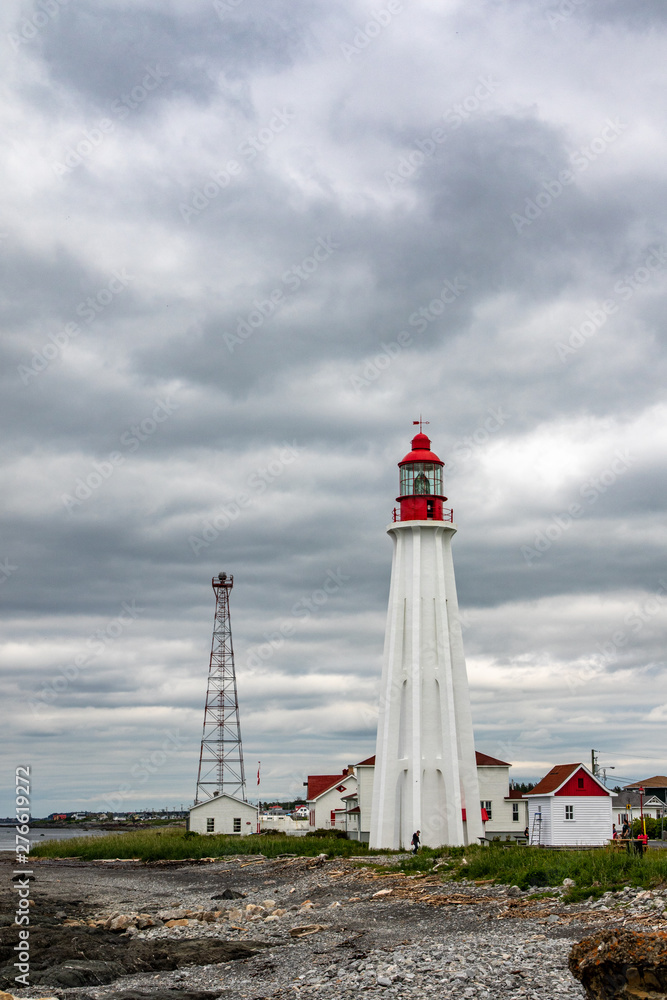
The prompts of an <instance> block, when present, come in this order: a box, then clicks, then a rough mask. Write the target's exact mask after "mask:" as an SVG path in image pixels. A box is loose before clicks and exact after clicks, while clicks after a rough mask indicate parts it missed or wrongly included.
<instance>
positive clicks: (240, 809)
mask: <svg viewBox="0 0 667 1000" xmlns="http://www.w3.org/2000/svg"><path fill="white" fill-rule="evenodd" d="M188 830H192V832H193V833H224V834H235V835H236V836H240V837H247V836H248V834H250V833H256V831H257V806H253V805H251V804H250V803H249V802H245V801H244V800H243V799H239V798H237V797H236V796H235V795H228V794H227V793H226V792H222V793H221V794H220V795H215V794H214V795H213V796H212V797H211V798H210V799H207V800H206V801H205V802H198V803H197V805H195V806H193V807H192V808H191V809H190V816H189V819H188Z"/></svg>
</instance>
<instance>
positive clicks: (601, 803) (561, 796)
mask: <svg viewBox="0 0 667 1000" xmlns="http://www.w3.org/2000/svg"><path fill="white" fill-rule="evenodd" d="M612 794H613V793H612V792H611V791H610V790H609V789H608V788H606V787H605V786H604V785H603V783H602V782H601V781H600V779H599V778H597V777H596V776H595V775H594V774H592V773H591V772H590V771H589V770H588V768H587V767H585V766H584V765H583V764H557V765H556V766H555V767H552V768H551V770H550V771H549V773H548V774H546V775H545V776H544V777H543V778H542V780H541V781H539V782H538V784H537V785H535V787H534V788H533V789H532V791H530V792H524V795H523V797H524V798H525V799H526V800H527V802H528V830H529V834H530V843H531V844H540V845H542V846H543V847H565V846H570V847H576V846H589V847H593V846H597V845H600V844H606V843H607V841H608V840H609V839H610V838H611V835H612V808H611V800H612Z"/></svg>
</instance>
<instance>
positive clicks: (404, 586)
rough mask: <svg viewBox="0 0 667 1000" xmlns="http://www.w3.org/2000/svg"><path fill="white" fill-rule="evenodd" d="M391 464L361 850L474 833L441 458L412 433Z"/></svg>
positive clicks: (466, 706) (476, 805)
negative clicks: (366, 842) (387, 573)
mask: <svg viewBox="0 0 667 1000" xmlns="http://www.w3.org/2000/svg"><path fill="white" fill-rule="evenodd" d="M419 423H420V433H419V434H417V435H415V437H414V438H413V440H412V451H410V452H409V454H407V455H406V456H405V458H404V459H403V460H402V461H401V462H399V463H398V464H399V468H400V470H401V473H400V476H401V485H400V493H401V495H400V496H399V497H397V498H396V499H397V500H398V502H399V503H400V510H398V511H397V510H394V523H393V524H390V525H389V527H388V528H387V532H388V534H389V535H390V536H391V538H392V541H393V543H394V557H393V562H392V569H391V589H390V593H389V610H388V614H387V631H386V636H385V647H384V666H383V670H382V687H381V695H380V715H379V719H378V732H377V750H376V760H375V777H374V783H373V810H372V815H371V832H370V846H371V847H385V848H393V849H400V848H405V847H407V846H408V845H409V844H410V840H411V838H412V834H413V833H414V832H415V831H416V830H420V831H421V841H422V843H423V844H425V845H426V846H428V847H439V846H440V845H443V844H468V843H476V841H477V837H479V836H481V835H482V834H483V829H482V817H481V808H480V801H479V788H478V783H477V767H476V762H475V746H474V741H473V731H472V716H471V712H470V696H469V694H468V678H467V674H466V665H465V659H464V656H463V639H462V635H461V623H460V619H459V610H458V602H457V599H456V584H455V582H454V564H453V562H452V548H451V545H452V537H453V535H454V533H455V532H456V525H455V524H454V523H453V515H452V511H451V510H449V509H447V508H446V507H443V501H445V500H446V499H447V497H445V496H443V492H442V469H443V464H444V463H443V462H441V461H440V459H439V458H438V456H437V455H435V454H434V453H433V452H432V451H431V442H430V441H429V439H428V437H427V436H426V434H423V433H422V431H421V421H420V422H419Z"/></svg>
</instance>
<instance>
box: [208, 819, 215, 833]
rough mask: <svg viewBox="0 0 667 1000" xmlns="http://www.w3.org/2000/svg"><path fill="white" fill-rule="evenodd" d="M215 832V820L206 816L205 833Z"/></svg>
mask: <svg viewBox="0 0 667 1000" xmlns="http://www.w3.org/2000/svg"><path fill="white" fill-rule="evenodd" d="M214 830H215V820H214V819H213V817H212V816H208V817H207V819H206V832H207V833H213V831H214Z"/></svg>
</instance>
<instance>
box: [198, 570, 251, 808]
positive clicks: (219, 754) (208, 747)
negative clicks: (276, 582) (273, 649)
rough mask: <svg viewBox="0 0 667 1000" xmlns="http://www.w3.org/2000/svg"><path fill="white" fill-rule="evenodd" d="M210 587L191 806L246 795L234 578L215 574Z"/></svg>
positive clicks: (224, 574) (243, 797) (242, 797)
mask: <svg viewBox="0 0 667 1000" xmlns="http://www.w3.org/2000/svg"><path fill="white" fill-rule="evenodd" d="M211 586H212V587H213V592H214V593H215V615H214V618H213V640H212V642H211V659H210V662H209V668H208V688H207V691H206V707H205V709H204V729H203V732H202V738H201V751H200V754H199V772H198V774H197V791H196V793H195V805H197V803H198V802H205V801H206V800H207V799H211V798H213V796H214V795H215V796H217V795H221V794H223V793H224V794H226V795H234V796H235V797H236V798H241V799H243V800H245V797H246V794H245V772H244V768H243V745H242V743H241V723H240V721H239V697H238V692H237V690H236V670H235V668H234V647H233V645H232V624H231V618H230V614H229V592H230V591H231V589H232V587H233V586H234V577H233V576H227V574H226V573H219V574H218V577H217V579H216V578H215V577H213V579H212V581H211Z"/></svg>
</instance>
